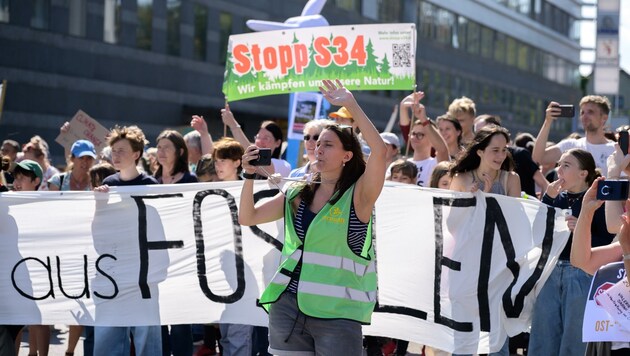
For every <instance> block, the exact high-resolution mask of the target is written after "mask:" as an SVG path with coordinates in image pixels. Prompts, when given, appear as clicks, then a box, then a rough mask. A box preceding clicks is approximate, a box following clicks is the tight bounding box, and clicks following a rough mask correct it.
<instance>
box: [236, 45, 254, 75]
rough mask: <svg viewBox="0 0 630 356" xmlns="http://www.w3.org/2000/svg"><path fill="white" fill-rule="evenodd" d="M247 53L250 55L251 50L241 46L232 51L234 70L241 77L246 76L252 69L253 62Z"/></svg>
mask: <svg viewBox="0 0 630 356" xmlns="http://www.w3.org/2000/svg"><path fill="white" fill-rule="evenodd" d="M247 53H249V49H248V48H247V46H246V45H242V44H239V45H236V46H234V48H233V49H232V56H233V57H234V70H235V71H236V73H238V74H240V75H243V74H246V73H247V72H249V70H250V69H251V62H250V61H249V58H247Z"/></svg>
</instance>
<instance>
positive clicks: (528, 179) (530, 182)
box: [508, 147, 538, 197]
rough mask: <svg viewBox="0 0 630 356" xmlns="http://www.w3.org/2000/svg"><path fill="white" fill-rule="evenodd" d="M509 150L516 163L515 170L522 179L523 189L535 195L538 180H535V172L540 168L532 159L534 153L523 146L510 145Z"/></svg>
mask: <svg viewBox="0 0 630 356" xmlns="http://www.w3.org/2000/svg"><path fill="white" fill-rule="evenodd" d="M508 150H509V151H510V153H511V154H512V158H513V159H514V164H515V165H516V169H515V171H516V173H518V176H519V178H520V179H521V190H522V191H524V192H525V193H527V194H529V195H531V196H534V197H535V196H536V182H534V173H536V171H537V170H538V165H537V164H536V162H534V160H533V159H532V154H531V153H530V152H529V151H528V150H527V149H525V148H522V147H508Z"/></svg>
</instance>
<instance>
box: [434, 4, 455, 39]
mask: <svg viewBox="0 0 630 356" xmlns="http://www.w3.org/2000/svg"><path fill="white" fill-rule="evenodd" d="M436 19H437V22H436V39H437V41H438V42H439V43H443V44H445V45H450V44H451V41H452V32H453V27H455V15H454V14H453V13H452V12H450V11H448V10H444V9H438V11H437V17H436Z"/></svg>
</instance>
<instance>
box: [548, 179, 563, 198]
mask: <svg viewBox="0 0 630 356" xmlns="http://www.w3.org/2000/svg"><path fill="white" fill-rule="evenodd" d="M562 189H564V178H560V179H558V180H556V181H553V182H551V183H549V185H548V186H547V191H546V192H545V194H547V195H548V196H549V197H550V198H551V199H555V198H556V197H557V196H558V194H560V192H561V191H562Z"/></svg>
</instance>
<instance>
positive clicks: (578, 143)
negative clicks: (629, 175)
mask: <svg viewBox="0 0 630 356" xmlns="http://www.w3.org/2000/svg"><path fill="white" fill-rule="evenodd" d="M556 146H558V148H560V151H562V153H564V152H566V151H568V150H570V149H572V148H581V149H583V150H585V151H588V152H590V153H591V154H592V155H593V159H595V166H597V168H599V169H600V170H601V173H602V175H606V174H608V166H607V160H608V156H610V155H611V154H613V152H615V143H614V142H613V141H608V142H607V143H601V144H597V145H596V144H592V143H588V142H587V141H586V137H582V138H579V139H574V138H569V139H566V140H562V141H560V142H559V143H558V144H557V145H556Z"/></svg>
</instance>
